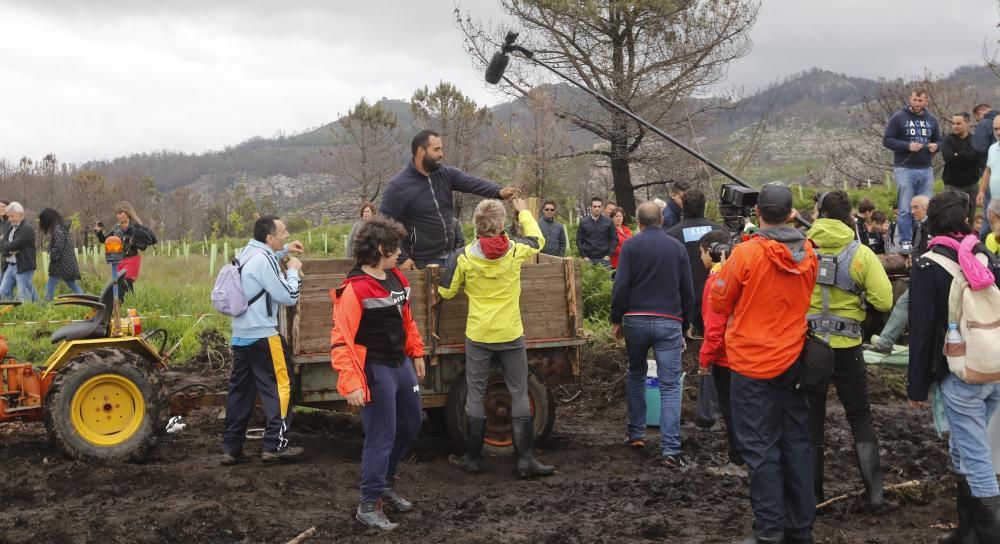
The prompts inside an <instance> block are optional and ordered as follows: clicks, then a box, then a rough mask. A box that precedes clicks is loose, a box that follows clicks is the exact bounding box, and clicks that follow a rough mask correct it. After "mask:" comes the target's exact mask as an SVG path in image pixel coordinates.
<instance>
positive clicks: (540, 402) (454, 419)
mask: <svg viewBox="0 0 1000 544" xmlns="http://www.w3.org/2000/svg"><path fill="white" fill-rule="evenodd" d="M467 396H468V386H467V385H466V381H465V372H464V371H463V372H461V373H460V374H459V375H458V376H456V377H455V381H453V382H452V383H451V387H450V389H449V390H448V403H447V406H446V407H445V415H446V423H447V425H448V434H449V435H450V436H451V439H452V441H453V442H454V443H455V445H456V446H458V447H459V448H465V399H466V397H467ZM484 397H485V398H484V399H483V404H484V405H485V406H484V408H485V410H486V440H485V443H484V444H483V451H484V452H485V453H487V454H493V455H498V454H509V453H513V451H514V448H513V439H512V436H511V427H510V425H511V421H510V420H511V416H510V404H511V403H510V392H509V391H508V390H507V385H506V384H505V383H504V381H503V376H502V375H501V374H500V373H499V372H492V373H491V374H490V378H489V381H488V382H487V384H486V394H485V395H484ZM528 400H529V401H530V403H531V414H532V415H533V416H534V417H535V442H536V443H542V442H544V441H545V440H546V439H548V437H549V434H551V433H552V426H553V424H554V423H555V420H556V403H555V401H554V400H553V398H552V393H551V392H550V391H549V389H548V388H547V387H546V386H545V383H544V382H542V380H541V379H540V378H539V377H538V375H537V374H536V373H535V372H534V371H531V372H529V373H528Z"/></svg>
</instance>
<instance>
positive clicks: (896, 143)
mask: <svg viewBox="0 0 1000 544" xmlns="http://www.w3.org/2000/svg"><path fill="white" fill-rule="evenodd" d="M912 142H917V143H921V144H924V146H923V147H922V148H920V151H917V152H916V153H913V152H911V151H910V143H912ZM927 144H938V145H939V146H940V145H941V131H940V129H939V128H938V122H937V119H935V118H934V116H933V115H931V112H929V111H927V110H926V109H924V112H923V113H922V114H920V115H917V114H915V113H913V112H912V111H910V107H909V106H907V107H905V108H903V109H901V110H899V111H897V112H896V113H894V114H893V116H892V117H890V118H889V122H888V123H887V124H886V125H885V135H884V136H883V137H882V145H884V146H885V147H887V148H889V149H891V150H892V152H893V161H892V165H893V166H895V167H897V168H929V167H930V166H931V159H932V158H933V157H932V155H931V152H930V150H929V149H927Z"/></svg>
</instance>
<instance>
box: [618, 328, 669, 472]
mask: <svg viewBox="0 0 1000 544" xmlns="http://www.w3.org/2000/svg"><path fill="white" fill-rule="evenodd" d="M622 328H623V329H624V332H625V350H626V352H628V380H626V383H625V396H626V398H627V399H628V436H629V438H642V436H643V434H645V431H646V370H647V363H646V357H647V355H648V353H649V350H650V348H652V349H653V358H654V359H656V376H657V377H658V378H659V379H660V448H661V454H662V455H677V454H679V453H680V452H681V383H680V382H681V342H682V336H681V322H680V321H677V320H676V319H669V318H666V317H657V316H646V315H627V316H625V320H624V324H623V327H622Z"/></svg>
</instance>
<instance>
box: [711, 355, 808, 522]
mask: <svg viewBox="0 0 1000 544" xmlns="http://www.w3.org/2000/svg"><path fill="white" fill-rule="evenodd" d="M793 368H794V367H793ZM782 381H783V380H782V376H779V377H778V378H774V379H770V380H756V379H753V378H747V377H746V376H743V375H741V374H739V373H737V372H733V373H732V383H731V384H730V395H731V399H730V402H731V403H732V411H733V416H732V417H733V427H734V434H735V435H736V443H737V446H738V448H739V451H740V453H741V454H743V459H744V460H745V461H746V463H747V466H748V467H749V469H750V505H751V507H752V508H753V524H754V532H755V533H756V534H758V535H765V536H772V537H780V536H781V535H784V536H785V538H805V537H808V536H811V535H812V527H813V522H814V521H815V520H816V499H815V497H814V496H813V465H812V447H811V446H810V445H809V435H808V433H807V422H808V419H809V408H808V406H807V405H806V400H805V395H803V394H802V393H798V392H796V391H793V390H792V389H791V387H790V386H789V385H788V384H785V383H782Z"/></svg>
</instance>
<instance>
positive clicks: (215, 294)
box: [212, 249, 271, 317]
mask: <svg viewBox="0 0 1000 544" xmlns="http://www.w3.org/2000/svg"><path fill="white" fill-rule="evenodd" d="M261 253H265V251H264V250H260V249H258V250H251V251H249V252H248V255H247V256H246V258H245V260H244V261H243V262H242V263H241V262H240V260H239V258H236V259H233V261H232V262H231V263H229V264H227V265H226V266H223V267H222V270H219V275H218V276H216V277H215V286H213V287H212V307H213V308H215V309H216V310H218V311H219V312H220V313H223V314H226V315H228V316H231V317H239V316H241V315H243V314H245V313H247V310H248V309H249V308H250V305H252V304H253V303H254V302H257V301H258V300H260V297H262V296H265V295H267V290H266V289H261V290H260V292H259V293H257V294H256V295H254V296H253V297H252V298H251V299H250V300H247V295H246V293H244V292H243V280H242V278H241V274H242V273H243V267H244V266H245V265H246V263H248V262H250V259H252V258H253V257H254V256H255V255H259V254H261ZM266 298H267V315H268V316H269V317H270V315H271V297H270V295H267V297H266Z"/></svg>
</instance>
